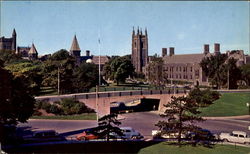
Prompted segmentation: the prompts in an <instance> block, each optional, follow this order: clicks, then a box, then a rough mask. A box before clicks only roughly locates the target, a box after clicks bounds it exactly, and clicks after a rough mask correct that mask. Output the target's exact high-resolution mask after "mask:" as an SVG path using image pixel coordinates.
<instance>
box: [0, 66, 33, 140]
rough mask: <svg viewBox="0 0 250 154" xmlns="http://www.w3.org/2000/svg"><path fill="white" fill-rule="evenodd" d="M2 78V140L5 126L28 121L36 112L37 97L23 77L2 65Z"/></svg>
mask: <svg viewBox="0 0 250 154" xmlns="http://www.w3.org/2000/svg"><path fill="white" fill-rule="evenodd" d="M0 79H1V80H0V140H4V139H5V137H4V136H3V135H6V134H5V132H3V128H4V126H6V125H16V124H17V123H18V122H26V121H27V119H28V118H29V117H30V116H31V115H32V114H33V112H34V103H35V99H34V98H33V96H32V95H31V94H30V92H29V90H28V87H27V86H26V85H25V84H23V79H22V77H14V76H13V75H12V74H11V73H10V72H9V71H8V70H6V69H4V68H2V67H1V66H0ZM1 142H2V141H1Z"/></svg>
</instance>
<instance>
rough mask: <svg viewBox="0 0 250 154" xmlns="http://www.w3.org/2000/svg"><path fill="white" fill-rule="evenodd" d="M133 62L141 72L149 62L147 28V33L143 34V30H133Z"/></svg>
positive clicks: (137, 70) (136, 69) (138, 71)
mask: <svg viewBox="0 0 250 154" xmlns="http://www.w3.org/2000/svg"><path fill="white" fill-rule="evenodd" d="M131 57H132V64H133V65H134V67H135V71H136V72H137V73H141V72H143V70H144V67H145V66H146V64H147V62H148V34H147V29H145V34H144V35H143V34H142V30H140V31H139V28H138V29H137V33H136V34H135V31H134V29H133V32H132V56H131Z"/></svg>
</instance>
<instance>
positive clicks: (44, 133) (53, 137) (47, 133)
mask: <svg viewBox="0 0 250 154" xmlns="http://www.w3.org/2000/svg"><path fill="white" fill-rule="evenodd" d="M65 140H66V139H65V137H63V136H60V135H59V134H58V133H57V132H56V131H55V130H40V131H36V132H34V133H33V134H32V135H27V136H23V141H24V142H25V143H34V142H50V141H65Z"/></svg>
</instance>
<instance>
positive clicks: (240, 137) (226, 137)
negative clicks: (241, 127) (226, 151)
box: [219, 131, 250, 144]
mask: <svg viewBox="0 0 250 154" xmlns="http://www.w3.org/2000/svg"><path fill="white" fill-rule="evenodd" d="M219 138H220V139H221V140H222V141H225V142H237V143H244V144H250V136H248V135H247V133H246V132H243V131H233V132H232V133H221V134H220V136H219Z"/></svg>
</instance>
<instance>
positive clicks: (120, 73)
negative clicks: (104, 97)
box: [107, 56, 135, 85]
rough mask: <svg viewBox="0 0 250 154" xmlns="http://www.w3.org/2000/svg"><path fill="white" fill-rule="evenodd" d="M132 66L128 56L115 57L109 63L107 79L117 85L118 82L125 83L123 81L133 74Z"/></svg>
mask: <svg viewBox="0 0 250 154" xmlns="http://www.w3.org/2000/svg"><path fill="white" fill-rule="evenodd" d="M134 70H135V69H134V66H133V64H132V62H131V59H129V57H128V56H123V57H116V58H114V59H113V60H112V62H111V63H110V72H111V73H107V74H110V75H109V78H110V79H111V80H115V82H116V83H117V85H119V83H120V82H125V79H126V78H127V77H129V76H133V74H134Z"/></svg>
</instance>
